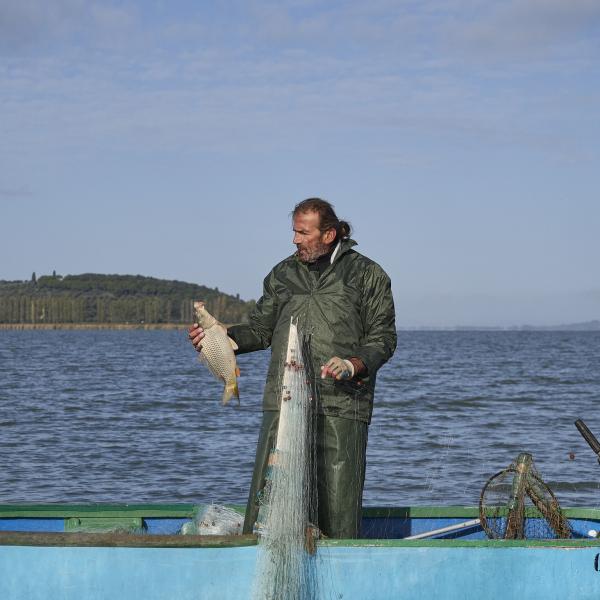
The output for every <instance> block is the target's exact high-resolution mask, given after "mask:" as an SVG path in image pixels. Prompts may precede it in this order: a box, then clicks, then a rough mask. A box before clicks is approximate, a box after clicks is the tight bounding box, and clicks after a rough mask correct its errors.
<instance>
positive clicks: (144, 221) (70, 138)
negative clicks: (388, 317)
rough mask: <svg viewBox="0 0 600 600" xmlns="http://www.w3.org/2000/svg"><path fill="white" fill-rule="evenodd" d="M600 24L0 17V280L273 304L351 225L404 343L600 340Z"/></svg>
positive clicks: (536, 5) (244, 7)
mask: <svg viewBox="0 0 600 600" xmlns="http://www.w3.org/2000/svg"><path fill="white" fill-rule="evenodd" d="M599 56H600V3H598V2H597V1H596V0H570V1H569V2H565V1H564V0H520V1H507V2H487V1H486V2H483V1H478V0H439V1H421V2H397V1H396V2H391V1H387V0H372V1H370V2H368V3H365V2H353V1H350V2H335V1H334V2H327V3H324V2H315V1H310V0H304V1H303V0H297V1H292V0H289V1H286V0H280V1H278V2H261V1H254V0H246V1H243V2H237V1H233V0H231V1H228V2H214V3H203V2H118V3H117V2H91V1H89V2H83V1H80V0H56V1H55V2H52V3H48V2H42V1H40V0H20V1H19V2H17V1H9V2H6V1H4V0H0V107H1V110H0V256H1V257H2V258H1V262H0V279H28V278H29V277H30V276H31V272H32V271H36V272H37V273H38V275H39V274H42V273H49V272H52V270H53V269H56V271H57V272H59V273H62V274H66V273H82V272H99V273H133V274H137V273H139V274H144V275H153V276H157V277H164V278H169V279H171V278H172V279H181V280H186V281H194V282H198V283H203V284H206V285H209V286H211V287H212V286H218V287H219V289H221V290H223V291H227V292H230V293H240V294H241V296H242V297H245V298H256V297H258V296H259V295H260V291H261V282H262V278H263V277H264V275H265V274H266V273H267V272H268V270H269V269H270V268H271V266H272V265H273V264H275V263H276V262H277V261H278V260H280V259H281V258H283V257H284V256H286V255H288V254H290V253H291V252H292V251H293V247H292V245H291V228H290V220H289V212H290V210H291V209H292V208H293V206H294V204H295V203H296V202H298V201H299V200H302V199H304V198H306V197H309V196H315V195H316V196H322V197H325V198H327V199H328V200H330V201H331V202H333V204H334V205H335V206H336V209H337V211H338V214H339V216H340V217H342V218H346V219H347V220H349V221H350V222H351V223H352V224H353V225H354V228H355V235H354V237H355V239H356V240H357V241H358V242H359V246H358V248H357V249H358V250H360V251H362V252H364V253H365V254H367V255H368V256H370V257H371V258H373V259H375V260H376V261H378V262H379V263H380V264H381V265H382V266H383V267H384V268H385V269H386V270H387V271H388V273H389V274H390V276H391V277H392V282H393V288H394V293H395V297H396V303H397V310H398V323H399V324H400V325H402V326H420V325H477V324H486V325H511V324H523V323H532V324H547V323H548V324H554V323H564V322H574V321H582V320H587V319H593V318H600V279H599V275H600V272H599V271H600V269H599V267H598V257H599V256H600V247H599V246H600V242H599V241H598V238H599V236H598V230H599V228H600V201H599V199H598V189H597V188H598V179H599V176H598V173H600V152H599V150H600V77H599V76H600V61H599V60H598V57H599Z"/></svg>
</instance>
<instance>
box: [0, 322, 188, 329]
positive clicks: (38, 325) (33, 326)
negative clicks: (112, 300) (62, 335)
mask: <svg viewBox="0 0 600 600" xmlns="http://www.w3.org/2000/svg"><path fill="white" fill-rule="evenodd" d="M190 325H191V323H0V330H10V329H12V330H15V329H16V330H26V329H187V328H188V327H189V326H190Z"/></svg>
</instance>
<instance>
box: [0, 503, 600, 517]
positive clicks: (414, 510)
mask: <svg viewBox="0 0 600 600" xmlns="http://www.w3.org/2000/svg"><path fill="white" fill-rule="evenodd" d="M204 506H206V504H25V503H24V504H0V518H5V519H6V518H32V519H34V518H71V517H88V518H89V517H94V518H119V517H120V518H128V517H143V518H173V519H193V518H194V517H195V516H196V514H197V513H198V510H199V509H200V508H202V507H204ZM227 506H228V507H229V508H232V509H233V510H236V511H237V512H239V513H240V514H244V510H245V506H244V505H241V504H228V505H227ZM563 512H564V514H565V516H566V517H567V518H577V519H592V520H594V519H598V520H600V508H578V507H573V508H564V509H563ZM363 516H364V517H367V518H416V519H428V518H432V519H435V518H457V519H462V518H464V519H474V518H477V517H479V509H478V507H476V506H400V507H385V506H382V507H377V506H374V507H367V508H364V509H363Z"/></svg>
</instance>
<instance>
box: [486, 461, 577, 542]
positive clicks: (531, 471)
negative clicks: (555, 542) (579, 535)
mask: <svg viewBox="0 0 600 600" xmlns="http://www.w3.org/2000/svg"><path fill="white" fill-rule="evenodd" d="M479 518H480V520H481V526H482V528H483V530H484V531H485V533H486V534H487V536H488V537H489V538H491V539H505V540H519V539H553V538H568V537H571V527H570V525H569V522H568V520H567V519H566V517H565V516H564V514H563V511H562V510H561V508H560V505H559V503H558V500H557V499H556V497H555V496H554V494H553V493H552V490H551V489H550V488H549V487H548V486H547V485H546V484H545V483H544V481H543V480H542V478H541V477H540V475H539V473H538V472H537V470H536V469H535V467H534V464H533V458H532V456H531V454H527V453H521V454H519V456H518V457H517V460H516V461H515V462H514V463H512V464H511V465H510V466H509V467H507V468H506V469H504V470H503V471H500V472H499V473H496V474H495V475H493V476H492V477H490V479H488V481H487V483H486V484H485V485H484V487H483V489H482V490H481V495H480V497H479Z"/></svg>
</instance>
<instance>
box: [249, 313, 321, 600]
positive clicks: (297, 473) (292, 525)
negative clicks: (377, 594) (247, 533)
mask: <svg viewBox="0 0 600 600" xmlns="http://www.w3.org/2000/svg"><path fill="white" fill-rule="evenodd" d="M311 365H312V361H311V359H310V340H309V339H308V338H303V337H302V336H301V335H300V334H299V332H298V330H297V327H296V325H295V324H294V323H293V322H292V323H291V325H290V332H289V338H288V348H287V354H286V361H285V365H284V369H283V379H282V383H281V407H280V415H279V425H278V431H277V442H276V445H275V448H274V449H273V450H272V451H271V454H270V457H269V466H268V469H267V476H266V480H267V481H266V485H265V488H264V490H263V492H262V497H261V505H260V509H259V514H258V520H257V523H256V526H255V531H256V533H257V534H258V536H259V547H258V558H257V569H256V577H255V585H254V590H253V596H254V599H255V600H309V599H313V598H317V597H318V592H317V589H316V588H317V580H316V577H315V570H314V560H315V553H316V538H317V537H318V529H317V528H316V525H314V523H315V522H316V521H315V518H316V498H315V490H316V486H315V485H314V483H315V479H314V478H315V473H314V468H313V466H314V465H315V461H314V448H315V444H314V443H313V436H314V431H315V428H314V414H315V411H314V407H313V405H314V398H315V394H314V391H313V388H312V386H311V382H312V381H314V373H312V367H311Z"/></svg>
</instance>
